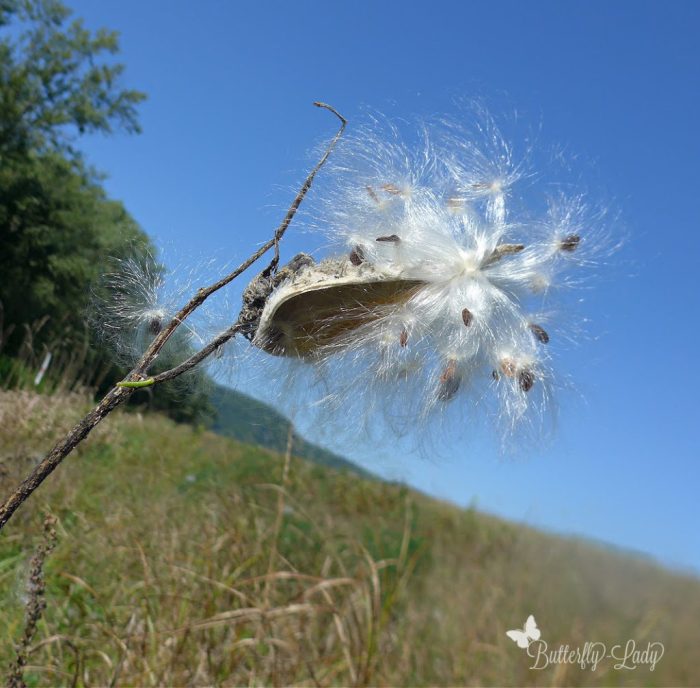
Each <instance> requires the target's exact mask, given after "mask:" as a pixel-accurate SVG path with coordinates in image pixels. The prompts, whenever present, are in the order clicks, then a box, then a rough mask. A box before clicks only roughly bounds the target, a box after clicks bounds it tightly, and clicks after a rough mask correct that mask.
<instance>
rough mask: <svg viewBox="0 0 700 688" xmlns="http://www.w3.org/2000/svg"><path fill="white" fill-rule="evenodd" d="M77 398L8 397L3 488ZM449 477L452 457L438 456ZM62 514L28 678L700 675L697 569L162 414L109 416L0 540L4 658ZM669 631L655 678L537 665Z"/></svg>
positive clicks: (643, 671) (633, 679) (384, 679)
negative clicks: (525, 644) (47, 518)
mask: <svg viewBox="0 0 700 688" xmlns="http://www.w3.org/2000/svg"><path fill="white" fill-rule="evenodd" d="M82 404H83V402H82V401H81V400H80V399H78V398H76V399H68V398H62V399H57V398H48V397H43V398H42V397H36V396H32V395H29V394H26V393H0V458H2V468H1V469H0V481H1V482H2V486H1V489H2V491H3V493H5V492H6V491H7V489H8V486H9V484H11V483H12V481H13V480H14V479H15V477H16V476H17V474H18V473H21V472H23V471H24V470H25V469H26V467H27V465H28V464H29V463H31V462H32V461H34V460H35V458H36V456H37V454H38V453H40V452H41V451H43V450H45V449H46V447H47V446H48V444H49V442H50V439H51V438H53V437H55V436H56V434H57V433H58V431H59V429H60V428H64V427H66V426H67V425H69V424H70V423H71V422H72V421H73V420H74V418H75V416H76V415H77V413H78V412H79V410H80V408H81V406H82ZM436 470H439V467H437V468H436ZM47 511H50V512H51V513H53V514H54V515H55V516H56V517H57V519H58V525H57V532H58V546H57V548H56V550H55V551H54V553H53V554H52V555H51V556H50V557H49V559H48V562H47V565H46V579H47V603H48V606H47V609H46V612H45V614H44V616H43V619H42V621H41V622H40V624H39V631H38V634H37V637H36V638H35V640H34V646H33V652H32V653H31V655H30V657H29V664H30V668H29V669H28V670H27V672H26V676H27V679H28V684H29V685H59V684H60V685H71V684H73V685H91V686H106V685H125V686H134V685H138V686H160V685H177V686H181V685H227V686H228V685H243V684H246V685H287V684H299V685H320V686H326V685H396V686H409V685H410V686H415V685H439V686H447V685H489V686H491V685H493V686H495V685H499V686H502V685H543V686H551V685H606V686H607V685H647V686H662V685H677V686H681V685H682V686H691V685H698V684H700V669H698V664H697V661H696V659H695V657H696V653H697V647H698V646H699V645H700V626H699V624H698V618H700V582H699V581H698V580H695V579H692V578H688V577H683V576H680V575H676V574H673V573H670V572H667V571H664V570H662V569H660V568H657V567H655V566H653V565H651V564H649V563H647V562H644V561H642V560H639V559H637V558H633V557H627V556H624V555H622V554H619V553H613V552H610V551H606V550H604V549H601V548H596V547H595V546H593V545H590V544H587V543H583V542H580V541H576V540H566V539H563V538H556V537H552V536H549V535H544V534H541V533H538V532H536V531H533V530H530V529H526V528H522V527H518V526H515V525H512V524H509V523H506V522H504V521H501V520H498V519H495V518H490V517H486V516H483V515H481V514H479V513H476V512H474V511H473V510H467V511H463V510H459V509H457V508H454V507H452V506H449V505H446V504H443V503H440V502H437V501H435V500H431V499H429V498H427V497H424V496H422V495H419V494H415V493H413V492H411V491H410V490H407V489H405V488H401V487H400V486H396V485H388V484H385V483H382V482H380V481H376V480H372V481H368V480H364V479H362V478H360V477H358V476H355V475H351V474H348V473H347V472H338V471H335V470H333V469H330V468H326V467H321V466H318V465H315V464H312V463H309V462H306V461H302V460H299V459H297V458H294V457H291V458H290V459H289V460H285V458H284V457H283V456H281V455H278V454H274V453H272V452H270V451H266V450H262V449H260V448H257V447H254V446H252V445H246V444H242V443H238V442H234V441H232V440H230V439H226V438H222V437H219V436H217V435H215V434H213V433H209V432H197V431H194V430H192V429H190V428H188V427H187V426H181V425H175V424H174V423H172V422H170V421H168V420H166V419H164V418H161V417H158V416H152V417H140V416H137V415H134V414H119V413H117V414H116V415H115V416H114V417H110V418H109V419H108V420H107V421H106V422H105V423H104V424H103V426H102V427H101V428H99V429H98V431H97V432H96V434H95V436H94V437H92V438H91V439H90V441H89V442H88V443H87V445H86V446H85V447H83V448H81V449H80V450H79V451H78V452H77V454H76V455H74V456H71V457H70V458H69V459H68V460H67V461H66V463H65V465H63V466H62V467H61V468H60V469H59V470H58V471H57V473H56V474H55V475H54V476H52V478H51V479H50V484H48V485H46V486H45V487H43V488H42V489H41V490H40V491H39V492H38V493H37V494H36V495H35V496H34V499H33V500H32V502H31V503H29V504H28V505H26V506H25V507H24V508H23V509H22V511H21V512H19V514H18V516H17V518H16V519H15V520H13V521H12V522H11V523H10V524H9V526H8V527H7V528H6V529H5V530H4V531H3V533H2V534H0V609H2V614H1V615H0V665H1V666H3V667H6V666H8V664H9V662H10V661H11V659H12V656H13V649H12V644H13V642H14V641H15V640H16V639H17V638H19V636H20V635H21V632H22V626H23V607H24V604H25V593H24V590H25V585H26V580H25V579H26V573H27V566H28V564H27V562H28V560H29V558H30V557H31V555H32V552H33V551H34V549H35V547H36V545H37V543H38V541H39V536H40V533H41V524H42V519H43V514H44V513H45V512H47ZM530 613H534V614H535V616H536V617H537V621H538V623H539V626H540V628H541V629H542V632H543V636H544V637H546V639H547V641H548V642H549V643H550V646H552V645H559V644H560V643H561V644H569V645H570V646H573V645H579V644H580V645H583V643H584V642H585V641H600V642H605V643H607V644H608V645H613V644H616V643H624V642H626V640H627V639H629V638H635V639H636V640H637V641H638V642H639V643H640V644H646V642H647V641H648V640H660V641H662V642H663V643H664V645H665V648H666V653H665V655H664V656H663V658H662V659H661V661H660V663H659V664H658V665H657V666H656V669H655V670H654V671H653V672H650V671H649V670H648V669H647V668H638V669H636V670H635V671H615V670H613V669H612V662H611V661H609V660H608V661H604V662H602V663H601V665H600V666H599V667H598V669H597V671H595V672H592V671H591V670H590V669H586V670H582V669H581V668H580V667H578V666H577V665H575V664H572V665H557V666H554V667H550V668H548V669H546V670H544V671H541V672H540V671H534V670H530V669H529V668H528V667H529V664H530V661H531V660H528V658H527V657H526V656H525V654H524V651H523V650H520V649H519V648H517V647H516V646H515V644H514V643H513V642H512V641H511V640H509V639H508V638H507V637H506V635H505V631H506V630H507V629H511V628H517V627H519V626H520V625H522V623H523V622H524V620H525V619H526V617H527V615H528V614H530Z"/></svg>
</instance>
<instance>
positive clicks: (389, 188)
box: [382, 184, 401, 196]
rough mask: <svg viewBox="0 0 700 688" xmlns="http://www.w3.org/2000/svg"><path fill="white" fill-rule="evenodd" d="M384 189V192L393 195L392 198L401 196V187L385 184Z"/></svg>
mask: <svg viewBox="0 0 700 688" xmlns="http://www.w3.org/2000/svg"><path fill="white" fill-rule="evenodd" d="M382 189H384V191H386V192H387V193H388V194H391V195H392V196H400V195H401V189H399V187H398V186H395V185H394V184H383V185H382Z"/></svg>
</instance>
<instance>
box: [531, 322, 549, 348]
mask: <svg viewBox="0 0 700 688" xmlns="http://www.w3.org/2000/svg"><path fill="white" fill-rule="evenodd" d="M528 327H529V328H530V331H531V332H532V334H534V335H535V339H537V341H538V342H542V344H549V335H548V334H547V331H546V330H545V329H544V328H543V327H542V326H540V325H536V324H535V323H530V324H529V325H528Z"/></svg>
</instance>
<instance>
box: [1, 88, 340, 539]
mask: <svg viewBox="0 0 700 688" xmlns="http://www.w3.org/2000/svg"><path fill="white" fill-rule="evenodd" d="M314 105H315V106H316V107H320V108H323V109H325V110H329V111H330V112H332V113H333V114H334V115H335V116H336V117H337V118H338V119H339V120H340V122H341V125H340V128H339V130H338V132H337V133H336V135H335V136H334V137H333V139H332V141H331V142H330V143H329V144H328V146H327V147H326V150H325V152H324V154H323V155H322V156H321V159H320V160H319V161H318V163H317V164H316V166H315V167H314V168H313V169H312V170H311V172H310V173H309V175H308V176H307V177H306V179H305V181H304V183H303V185H302V187H301V189H300V190H299V193H298V194H297V195H296V197H295V198H294V200H293V201H292V204H291V205H290V207H289V210H288V211H287V214H286V215H285V217H284V219H283V220H282V222H281V224H280V225H279V227H278V228H277V230H276V231H275V234H274V236H273V238H272V239H270V240H269V241H268V242H267V243H265V244H263V245H262V246H261V247H260V248H259V249H258V250H257V251H256V252H255V253H254V254H253V255H252V256H250V258H248V259H247V260H246V261H244V262H243V263H241V265H239V266H238V267H237V268H236V269H235V270H234V271H233V272H231V273H229V274H228V275H226V276H225V277H222V278H221V279H220V280H219V281H218V282H215V283H214V284H212V285H210V286H208V287H203V288H201V289H199V290H198V291H197V293H196V294H195V295H194V296H193V297H192V298H191V299H190V300H189V301H188V302H187V303H186V304H185V305H184V306H183V307H182V308H181V309H180V311H179V312H178V313H177V314H176V315H175V316H174V317H173V318H172V320H171V321H170V322H169V323H168V324H167V325H166V326H165V327H164V328H163V329H162V330H161V332H160V333H159V334H158V335H157V336H156V337H155V339H154V340H153V341H152V342H151V344H150V346H149V347H148V349H146V352H145V353H144V355H143V356H142V357H141V360H140V361H139V362H138V363H137V364H136V366H135V367H134V369H133V370H132V371H131V372H130V373H129V374H128V375H127V376H126V378H125V379H124V380H123V381H122V382H121V383H119V384H117V386H115V387H114V388H113V389H111V390H110V391H109V392H107V394H106V395H105V396H104V398H103V399H102V400H101V401H100V402H99V404H97V406H95V408H94V409H92V411H90V412H89V413H88V414H87V415H86V416H85V417H84V418H83V419H82V420H81V421H80V422H79V423H77V424H76V425H75V426H74V427H73V428H72V429H71V430H70V432H69V433H68V434H67V435H66V436H65V437H64V438H63V439H62V440H60V441H59V442H58V443H57V444H56V445H55V446H54V447H53V449H52V450H51V451H50V452H49V453H48V454H47V455H46V457H45V458H44V459H43V460H42V461H41V463H39V464H38V465H37V466H35V468H34V469H33V470H32V472H31V473H30V474H29V475H28V476H27V477H26V478H25V479H24V480H23V481H22V483H21V484H20V485H19V486H18V487H17V488H16V489H15V491H14V492H13V493H12V494H11V495H10V496H9V497H8V498H7V500H6V501H5V502H4V503H3V504H2V506H0V530H1V529H2V528H3V527H4V526H5V524H6V523H7V522H8V521H9V520H10V518H12V515H13V514H14V513H15V511H17V509H18V508H19V507H20V506H21V505H22V504H23V503H24V502H25V501H26V500H27V499H28V498H29V497H30V496H31V494H32V493H33V492H34V490H36V489H37V488H38V487H39V485H41V483H43V482H44V480H45V479H46V478H47V477H48V476H49V475H50V474H51V473H52V472H53V471H54V470H55V469H56V468H57V467H58V466H59V464H60V463H61V462H62V461H63V459H65V458H66V456H68V455H69V454H70V453H71V452H72V451H73V449H75V447H76V446H78V444H80V443H81V442H82V441H83V440H84V439H85V438H86V437H87V436H88V435H89V434H90V432H91V430H92V429H93V428H94V427H95V426H96V425H97V424H98V423H99V422H100V421H101V420H102V419H103V418H104V417H105V416H106V415H108V414H109V413H111V412H112V411H113V410H114V409H115V408H116V407H117V406H119V405H120V404H122V403H124V402H125V401H126V400H127V399H128V398H129V397H130V396H131V395H132V394H133V393H134V391H135V389H136V388H137V387H142V386H147V385H151V384H155V383H156V382H164V381H165V380H171V379H173V378H175V377H177V376H178V375H182V373H184V372H186V371H188V370H190V369H191V368H193V367H194V366H195V365H197V364H198V363H200V362H201V361H203V360H204V359H205V358H206V357H207V356H209V355H210V354H211V353H212V352H213V351H215V350H216V349H217V348H218V347H219V346H221V345H222V344H224V343H225V342H227V341H228V340H229V339H231V338H232V337H233V336H235V334H236V333H237V332H238V330H239V329H240V325H239V324H238V323H235V324H234V325H232V326H231V327H229V328H228V329H227V330H225V331H224V332H222V333H221V334H219V335H218V336H217V337H215V338H214V339H213V340H212V341H211V342H209V344H207V345H206V346H205V347H204V348H203V349H201V350H200V351H198V352H197V353H196V354H194V355H193V356H191V357H190V358H189V359H187V360H186V361H183V362H182V363H181V364H180V365H178V366H176V367H175V368H173V369H172V370H168V371H165V372H164V373H161V374H160V375H157V376H154V377H153V378H149V379H146V373H147V372H148V369H149V368H150V366H151V365H152V364H153V362H154V361H155V359H156V358H157V357H158V354H159V353H160V352H161V350H162V349H163V347H164V346H165V344H166V343H167V342H168V340H169V339H170V337H172V335H173V334H174V332H175V331H176V330H177V328H178V327H179V326H180V325H181V324H182V323H183V322H184V320H185V319H186V318H187V317H189V316H190V315H191V314H192V313H193V312H194V311H195V310H196V309H197V308H199V306H201V305H202V303H204V301H205V300H206V299H208V298H209V297H210V296H211V295H212V294H213V293H214V292H216V291H218V290H219V289H221V288H222V287H225V286H226V285H227V284H229V283H230V282H232V281H233V280H234V279H236V278H237V277H238V276H239V275H240V274H241V273H242V272H244V271H245V270H247V269H248V268H249V267H250V266H251V265H252V264H253V263H255V262H256V261H257V260H258V259H259V258H260V257H262V256H263V255H264V254H265V253H267V251H269V250H270V249H271V248H272V247H274V249H275V254H274V257H273V259H272V261H271V263H270V265H269V266H268V267H267V268H266V269H265V272H266V273H267V274H270V273H272V272H274V271H275V270H277V265H278V264H279V242H280V240H281V239H282V237H283V236H284V233H285V232H286V231H287V228H288V227H289V225H290V224H291V222H292V219H293V218H294V216H295V215H296V212H297V210H298V209H299V206H300V205H301V203H302V201H303V200H304V197H305V196H306V194H307V193H308V191H309V189H310V188H311V185H312V184H313V181H314V178H315V177H316V174H317V173H318V171H319V170H320V169H321V168H322V167H323V165H324V164H325V162H326V160H328V157H329V156H330V154H331V152H332V151H333V149H334V148H335V146H336V144H337V143H338V141H339V139H340V137H341V136H342V135H343V132H344V131H345V127H346V125H347V120H346V119H345V118H344V117H343V116H342V115H341V114H339V113H338V111H337V110H335V108H333V107H331V106H330V105H326V104H325V103H318V102H317V103H314ZM151 380H152V382H151ZM134 383H136V384H134ZM144 383H145V384H144Z"/></svg>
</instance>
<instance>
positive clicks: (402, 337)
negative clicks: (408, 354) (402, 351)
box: [399, 327, 408, 347]
mask: <svg viewBox="0 0 700 688" xmlns="http://www.w3.org/2000/svg"><path fill="white" fill-rule="evenodd" d="M399 344H401V346H402V347H405V346H406V344H408V330H407V329H406V328H405V327H404V328H403V330H401V335H400V336H399Z"/></svg>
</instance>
